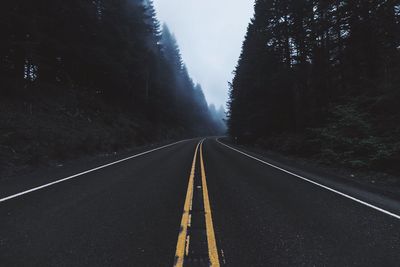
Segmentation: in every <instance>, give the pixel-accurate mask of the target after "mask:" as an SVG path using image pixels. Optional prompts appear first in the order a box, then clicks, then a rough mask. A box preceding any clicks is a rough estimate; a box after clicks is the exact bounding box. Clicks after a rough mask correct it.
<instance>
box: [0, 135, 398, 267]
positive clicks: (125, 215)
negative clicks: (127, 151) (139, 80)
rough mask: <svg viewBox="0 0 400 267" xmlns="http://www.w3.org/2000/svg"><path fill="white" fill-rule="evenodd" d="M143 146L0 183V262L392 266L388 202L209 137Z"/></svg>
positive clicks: (393, 209) (393, 227)
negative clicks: (74, 168) (60, 172)
mask: <svg viewBox="0 0 400 267" xmlns="http://www.w3.org/2000/svg"><path fill="white" fill-rule="evenodd" d="M143 152H144V153H141V154H138V155H134V156H133V157H131V158H126V159H123V160H122V161H118V162H111V164H109V165H102V166H100V167H99V168H96V169H93V168H92V169H88V170H87V169H82V170H81V171H80V172H77V173H76V174H74V175H72V174H71V175H69V176H67V177H49V178H46V179H47V180H46V181H44V180H43V179H39V178H35V177H32V179H31V180H30V181H29V182H26V183H25V182H24V181H25V180H21V181H20V182H19V183H15V184H13V185H8V186H3V188H2V184H1V183H0V266H174V265H175V266H210V265H212V266H400V217H399V216H398V214H400V212H399V210H400V205H397V203H396V202H393V201H390V200H387V201H386V200H385V198H382V197H375V196H374V195H373V194H370V193H369V192H365V193H363V192H361V193H360V192H359V191H357V192H356V191H354V194H353V191H352V189H351V188H346V185H342V184H335V183H333V182H331V181H329V179H328V178H326V182H325V180H324V179H325V178H324V177H321V178H320V179H318V180H315V179H314V178H310V177H307V176H306V174H303V173H302V174H300V175H299V174H298V173H295V172H293V171H292V170H289V171H288V170H287V169H285V168H283V169H279V167H277V166H271V165H268V161H267V159H265V158H263V157H261V156H258V155H254V154H252V153H249V152H246V151H243V150H242V149H239V150H237V148H235V147H232V146H231V145H229V144H228V146H227V145H226V144H223V143H220V142H219V141H217V140H216V139H215V138H209V139H205V140H199V139H197V140H187V141H182V142H178V143H174V144H170V145H168V146H165V147H161V148H158V149H154V150H151V151H143ZM82 172H83V173H82ZM32 181H33V182H32ZM35 181H36V182H35ZM397 208H398V209H397Z"/></svg>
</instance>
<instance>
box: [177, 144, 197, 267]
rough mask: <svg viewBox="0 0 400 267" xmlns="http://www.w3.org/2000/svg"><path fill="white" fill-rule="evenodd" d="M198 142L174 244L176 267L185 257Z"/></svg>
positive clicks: (181, 264)
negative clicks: (178, 230) (176, 239)
mask: <svg viewBox="0 0 400 267" xmlns="http://www.w3.org/2000/svg"><path fill="white" fill-rule="evenodd" d="M200 143H201V141H200V142H199V143H198V144H197V146H196V150H195V152H194V156H193V163H192V169H191V171H190V176H189V185H188V189H187V193H186V199H185V205H184V207H183V215H182V220H181V228H180V232H179V236H178V242H177V244H176V252H175V264H174V266H177V267H182V266H183V260H184V257H185V251H186V236H187V230H188V224H189V217H190V216H189V215H190V209H191V206H192V200H193V183H194V173H195V169H196V158H197V151H198V149H199V145H200Z"/></svg>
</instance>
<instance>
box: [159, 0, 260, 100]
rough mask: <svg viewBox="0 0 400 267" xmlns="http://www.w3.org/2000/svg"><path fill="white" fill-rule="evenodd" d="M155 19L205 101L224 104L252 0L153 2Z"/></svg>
mask: <svg viewBox="0 0 400 267" xmlns="http://www.w3.org/2000/svg"><path fill="white" fill-rule="evenodd" d="M154 5H155V7H156V10H157V14H158V18H159V19H160V21H161V22H162V23H163V22H165V23H167V24H168V26H169V28H170V30H171V31H172V32H173V33H174V34H175V36H176V39H177V40H178V43H179V46H180V48H181V53H182V57H183V60H184V62H185V63H186V65H187V67H188V69H189V73H190V75H191V77H192V78H193V80H194V81H195V82H198V83H200V84H201V85H202V87H203V90H204V93H205V95H206V98H207V101H208V102H209V103H210V104H211V103H214V104H215V105H216V106H217V107H218V106H220V105H224V107H225V104H226V101H227V99H228V85H227V83H228V81H231V80H232V77H233V76H232V71H233V70H234V69H235V66H236V64H237V60H238V58H239V55H240V51H241V47H242V42H243V39H244V36H245V34H246V29H247V25H248V24H249V22H250V19H251V17H252V16H253V1H252V0H154Z"/></svg>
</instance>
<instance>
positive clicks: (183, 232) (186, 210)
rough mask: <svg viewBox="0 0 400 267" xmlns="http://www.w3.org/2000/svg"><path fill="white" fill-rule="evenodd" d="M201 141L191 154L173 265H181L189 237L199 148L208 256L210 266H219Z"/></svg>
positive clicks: (178, 266) (179, 266)
mask: <svg viewBox="0 0 400 267" xmlns="http://www.w3.org/2000/svg"><path fill="white" fill-rule="evenodd" d="M203 142H204V139H203V140H201V141H200V142H199V143H198V144H197V146H196V149H195V152H194V156H193V163H192V169H191V171H190V176H189V185H188V189H187V193H186V199H185V204H184V207H183V215H182V220H181V228H180V232H179V236H178V242H177V245H176V253H175V264H174V266H177V267H181V266H183V262H184V258H185V252H186V253H187V251H188V247H189V241H190V240H189V238H188V227H189V226H190V223H191V215H190V212H191V207H192V201H193V184H194V176H195V170H196V160H197V153H198V151H199V148H200V168H201V181H202V189H203V201H204V213H205V221H206V233H207V245H208V257H209V259H210V264H211V266H220V263H219V258H218V249H217V242H216V240H215V232H214V226H213V221H212V214H211V206H210V199H209V197H208V189H207V179H206V171H205V168H204V160H203Z"/></svg>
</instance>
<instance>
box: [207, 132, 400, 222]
mask: <svg viewBox="0 0 400 267" xmlns="http://www.w3.org/2000/svg"><path fill="white" fill-rule="evenodd" d="M218 139H219V138H217V139H215V140H216V141H217V142H218V143H220V144H221V145H223V146H226V147H227V148H230V149H232V150H234V151H236V152H238V153H240V154H243V155H245V156H247V157H249V158H251V159H254V160H256V161H259V162H261V163H263V164H266V165H268V166H270V167H273V168H275V169H278V170H280V171H282V172H285V173H287V174H290V175H293V176H295V177H297V178H300V179H302V180H304V181H306V182H309V183H312V184H314V185H317V186H319V187H322V188H324V189H326V190H329V191H331V192H333V193H336V194H338V195H341V196H343V197H345V198H348V199H351V200H353V201H355V202H358V203H360V204H362V205H364V206H367V207H370V208H372V209H374V210H377V211H380V212H382V213H385V214H387V215H390V216H392V217H394V218H396V219H398V220H400V215H398V214H395V213H393V212H390V211H387V210H385V209H382V208H379V207H377V206H375V205H372V204H370V203H367V202H365V201H363V200H361V199H358V198H355V197H352V196H350V195H347V194H345V193H343V192H340V191H338V190H335V189H333V188H330V187H328V186H326V185H323V184H320V183H317V182H315V181H313V180H310V179H308V178H305V177H303V176H301V175H298V174H296V173H293V172H290V171H288V170H285V169H283V168H280V167H278V166H275V165H273V164H271V163H268V162H266V161H263V160H261V159H259V158H256V157H253V156H251V155H249V154H247V153H244V152H242V151H240V150H238V149H236V148H233V147H231V146H229V145H226V144H224V143H222V142H221V141H219V140H218Z"/></svg>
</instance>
